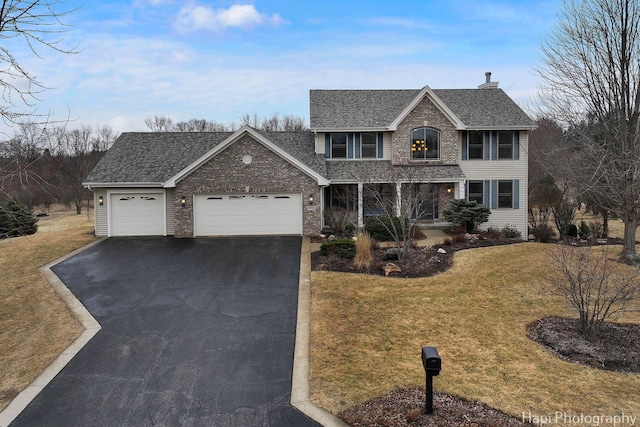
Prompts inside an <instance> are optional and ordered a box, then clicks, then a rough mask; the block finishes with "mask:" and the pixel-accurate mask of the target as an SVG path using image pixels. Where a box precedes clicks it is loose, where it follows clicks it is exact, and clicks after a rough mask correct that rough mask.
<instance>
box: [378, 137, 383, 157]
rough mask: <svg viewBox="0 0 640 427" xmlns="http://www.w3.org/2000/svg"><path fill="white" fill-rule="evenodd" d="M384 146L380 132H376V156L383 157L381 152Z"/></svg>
mask: <svg viewBox="0 0 640 427" xmlns="http://www.w3.org/2000/svg"><path fill="white" fill-rule="evenodd" d="M383 147H384V141H383V138H382V132H378V158H379V159H381V158H383V157H384V153H383V152H382V150H383Z"/></svg>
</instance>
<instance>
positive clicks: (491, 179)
mask: <svg viewBox="0 0 640 427" xmlns="http://www.w3.org/2000/svg"><path fill="white" fill-rule="evenodd" d="M310 113H311V114H310V130H309V131H304V132H263V131H259V130H256V129H253V128H250V127H246V126H245V127H242V128H240V129H239V130H237V131H235V132H212V133H170V132H168V133H167V132H162V133H150V132H146V133H123V134H122V135H121V136H120V138H118V140H117V141H116V142H115V143H114V145H113V147H112V148H111V149H110V150H109V151H108V152H107V154H106V155H105V156H104V157H103V159H102V160H101V161H100V162H99V164H98V165H97V166H96V168H95V169H94V170H93V171H92V172H91V174H90V175H89V176H88V177H87V179H86V182H85V185H86V186H88V187H89V188H91V189H92V190H93V191H94V194H95V231H96V235H99V236H123V235H175V236H176V237H195V236H216V235H263V234H264V235H268V234H290V235H309V234H316V233H319V232H320V230H321V229H322V228H323V226H324V225H325V224H324V215H323V213H324V211H325V210H327V209H332V208H336V207H340V208H344V209H347V210H349V211H351V212H352V213H353V221H354V223H357V225H360V226H361V225H362V224H363V222H364V219H365V218H366V217H367V216H368V215H374V214H376V213H377V212H376V209H375V204H374V203H369V202H370V200H369V199H370V198H371V194H379V195H382V197H385V198H388V200H390V201H391V202H392V203H395V204H396V206H397V207H398V212H401V210H400V205H401V203H402V200H403V196H402V194H403V191H406V189H407V188H409V187H411V188H412V189H413V188H419V189H421V194H424V195H425V196H424V198H425V199H426V200H424V204H423V205H424V206H427V209H424V210H423V211H421V212H416V215H418V216H419V217H421V218H423V219H430V220H434V221H442V218H441V216H442V215H441V212H442V209H444V207H446V204H447V201H448V200H449V199H451V198H453V197H456V198H468V199H471V200H477V201H478V202H479V203H483V204H485V205H487V206H488V207H490V208H491V211H492V213H491V216H490V219H489V222H488V223H486V224H483V226H485V227H495V228H502V227H503V226H505V225H507V224H510V225H512V226H514V227H516V228H517V229H518V230H519V231H520V232H521V233H522V235H523V236H526V235H527V232H526V230H527V156H526V153H527V141H528V133H529V131H530V130H532V129H533V127H534V122H533V121H532V120H531V119H530V118H529V117H528V116H527V115H526V114H525V113H524V112H523V111H522V109H520V108H519V107H518V106H517V104H516V103H515V102H514V101H513V100H512V99H511V98H509V96H507V95H506V93H505V92H504V91H502V90H501V89H499V88H498V84H497V83H494V82H491V81H490V74H489V73H487V76H486V82H485V83H483V84H482V85H480V86H479V87H478V88H477V89H431V88H429V87H428V86H426V87H424V88H422V89H416V90H312V91H311V92H310ZM423 189H425V190H427V191H424V192H422V190H423ZM412 191H413V190H412Z"/></svg>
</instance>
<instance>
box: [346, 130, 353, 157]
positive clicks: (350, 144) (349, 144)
mask: <svg viewBox="0 0 640 427" xmlns="http://www.w3.org/2000/svg"><path fill="white" fill-rule="evenodd" d="M347 159H353V134H352V133H348V134H347Z"/></svg>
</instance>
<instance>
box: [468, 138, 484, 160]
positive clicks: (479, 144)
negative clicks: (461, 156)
mask: <svg viewBox="0 0 640 427" xmlns="http://www.w3.org/2000/svg"><path fill="white" fill-rule="evenodd" d="M468 159H469V160H482V159H484V132H478V131H476V132H469V157H468Z"/></svg>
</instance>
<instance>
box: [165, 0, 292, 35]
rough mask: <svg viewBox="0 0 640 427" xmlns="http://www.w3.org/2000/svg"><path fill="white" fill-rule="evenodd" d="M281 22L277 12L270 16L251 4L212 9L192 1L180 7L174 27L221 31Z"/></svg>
mask: <svg viewBox="0 0 640 427" xmlns="http://www.w3.org/2000/svg"><path fill="white" fill-rule="evenodd" d="M283 22H284V20H283V19H282V17H281V16H280V15H278V14H277V13H276V14H273V15H271V16H268V15H265V14H262V13H260V12H258V11H257V10H256V8H255V7H254V6H253V5H251V4H235V5H233V6H231V7H229V8H228V9H213V8H211V7H207V6H200V5H196V4H195V3H194V4H189V5H187V6H184V7H183V8H182V9H180V12H179V13H178V16H177V18H176V21H175V24H174V27H175V28H176V30H177V31H179V32H182V33H190V32H195V31H200V30H204V31H215V32H218V33H221V32H223V31H224V30H226V29H227V28H242V29H248V28H253V27H256V26H259V25H264V24H269V25H274V26H278V25H280V24H282V23H283Z"/></svg>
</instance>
